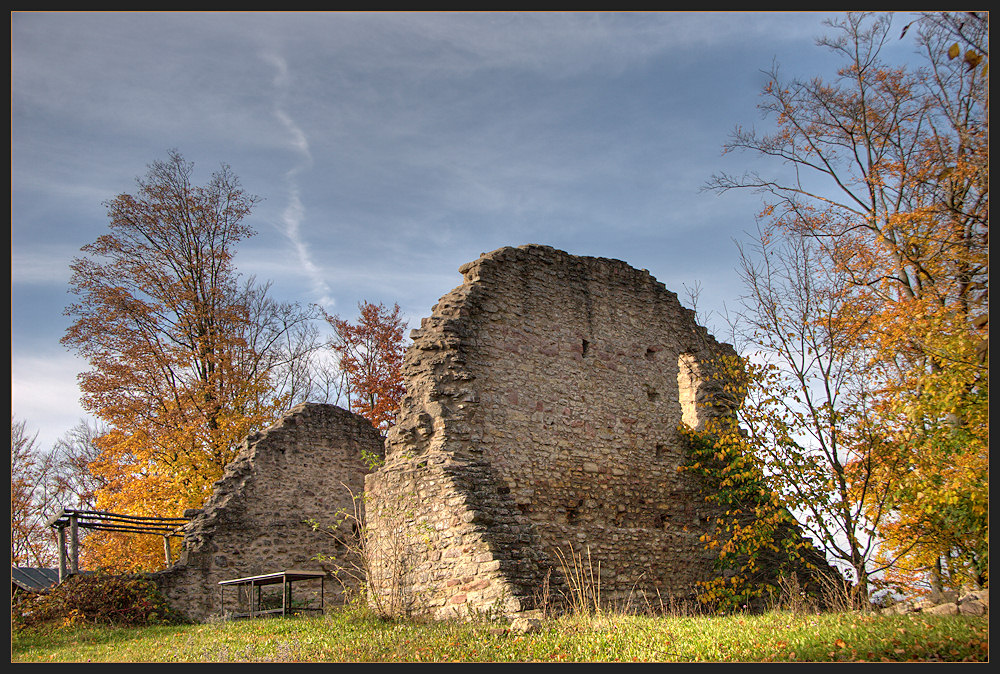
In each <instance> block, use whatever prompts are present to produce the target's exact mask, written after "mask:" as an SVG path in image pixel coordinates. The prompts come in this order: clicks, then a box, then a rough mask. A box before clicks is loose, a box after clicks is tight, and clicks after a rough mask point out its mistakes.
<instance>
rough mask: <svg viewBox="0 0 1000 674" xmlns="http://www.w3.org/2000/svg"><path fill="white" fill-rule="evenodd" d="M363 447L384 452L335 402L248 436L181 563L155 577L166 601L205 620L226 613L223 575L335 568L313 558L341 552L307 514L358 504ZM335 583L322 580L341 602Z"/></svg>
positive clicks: (190, 529) (328, 517) (187, 540)
mask: <svg viewBox="0 0 1000 674" xmlns="http://www.w3.org/2000/svg"><path fill="white" fill-rule="evenodd" d="M363 451H367V452H371V453H373V454H376V455H378V456H381V455H382V453H383V444H382V439H381V437H380V436H379V434H378V432H377V431H376V430H375V429H374V428H373V427H372V425H371V424H370V423H369V422H368V420H367V419H365V418H364V417H361V416H359V415H356V414H352V413H351V412H348V411H346V410H343V409H340V408H339V407H335V406H333V405H323V404H315V403H304V404H301V405H298V406H296V407H294V408H293V409H291V410H290V411H289V412H288V413H287V414H286V415H285V416H284V417H283V418H282V419H281V420H279V421H278V422H277V423H275V424H274V425H272V426H270V427H269V428H267V429H265V430H264V431H261V432H260V433H256V434H254V435H251V436H250V437H248V438H247V439H246V441H245V442H244V445H243V447H242V448H241V450H240V451H239V453H238V455H237V457H236V459H235V460H234V461H233V462H232V463H231V464H229V465H228V466H227V467H226V470H225V473H224V475H223V477H222V479H221V480H220V481H218V482H217V483H216V484H215V489H214V492H213V495H212V497H211V498H210V499H209V501H208V503H207V504H206V505H205V507H204V508H203V509H202V510H201V512H200V513H199V514H198V515H197V516H196V517H195V518H194V519H193V520H191V522H189V523H188V524H187V525H186V527H185V536H184V549H183V552H182V554H181V557H180V560H179V562H178V563H177V564H175V565H174V566H173V567H171V568H169V569H167V570H166V571H163V572H161V573H159V574H156V575H155V576H154V577H155V579H156V580H157V583H158V585H159V587H160V589H161V591H162V592H163V594H164V595H165V596H166V597H167V599H168V601H170V603H171V604H172V605H173V606H174V607H176V608H178V609H179V610H181V611H183V612H184V613H185V614H187V615H188V616H189V617H190V618H192V619H195V620H203V619H205V618H208V617H210V616H218V615H220V605H219V604H220V593H219V585H218V582H219V581H221V580H228V579H233V578H241V577H245V576H253V575H259V574H263V573H272V572H276V571H283V570H286V569H308V570H326V571H330V570H331V566H330V564H329V563H320V562H318V561H316V560H315V559H314V557H315V556H316V555H319V554H327V555H329V554H335V553H337V552H338V550H337V548H336V546H335V545H334V543H333V541H332V539H330V538H329V537H328V536H326V535H324V534H323V533H321V532H317V531H314V530H313V528H312V527H311V526H310V525H308V524H306V523H305V521H306V520H308V519H315V520H317V521H318V522H321V523H333V522H334V520H335V514H336V513H337V511H338V510H340V509H348V511H351V510H352V509H353V502H352V497H351V492H353V493H354V494H355V495H357V496H361V494H362V492H363V489H364V475H365V473H367V472H368V470H369V469H368V466H367V464H366V462H365V460H364V459H363V457H362V452H363ZM345 485H346V486H345ZM349 490H350V491H349ZM339 552H340V553H341V554H343V553H344V551H343V550H340V551H339ZM315 584H316V583H314V582H312V581H310V585H315ZM339 589H340V585H339V584H338V583H337V582H336V581H333V580H329V579H328V580H327V581H326V590H325V593H326V601H327V603H330V602H334V603H336V602H337V601H338V599H339V598H340V592H339ZM296 592H298V590H296ZM234 596H235V595H229V597H227V600H226V601H227V605H228V604H229V602H230V601H232V599H233V597H234Z"/></svg>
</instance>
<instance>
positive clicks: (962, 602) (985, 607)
mask: <svg viewBox="0 0 1000 674" xmlns="http://www.w3.org/2000/svg"><path fill="white" fill-rule="evenodd" d="M958 612H959V613H962V614H964V615H988V614H989V612H990V591H989V589H985V590H973V591H972V592H967V593H966V594H964V595H962V598H961V599H959V600H958Z"/></svg>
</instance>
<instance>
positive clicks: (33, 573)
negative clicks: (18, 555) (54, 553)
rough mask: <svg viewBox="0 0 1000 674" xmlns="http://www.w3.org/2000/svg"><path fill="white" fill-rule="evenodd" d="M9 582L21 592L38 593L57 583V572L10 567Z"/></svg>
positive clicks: (54, 570) (27, 567) (55, 570)
mask: <svg viewBox="0 0 1000 674" xmlns="http://www.w3.org/2000/svg"><path fill="white" fill-rule="evenodd" d="M10 582H11V583H13V584H14V585H17V586H18V587H19V588H21V589H22V590H28V591H29V592H39V591H41V590H47V589H49V588H50V587H53V586H54V585H56V584H57V583H58V582H59V570H58V569H35V568H32V567H29V566H12V567H10Z"/></svg>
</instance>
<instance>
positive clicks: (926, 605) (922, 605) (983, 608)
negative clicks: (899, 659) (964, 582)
mask: <svg viewBox="0 0 1000 674" xmlns="http://www.w3.org/2000/svg"><path fill="white" fill-rule="evenodd" d="M956 594H957V593H956V592H953V591H951V592H942V593H936V594H934V593H932V594H931V595H930V596H929V597H928V598H925V599H903V600H901V601H898V602H896V603H894V604H891V605H890V606H887V607H885V608H883V609H881V611H880V612H881V613H885V614H892V615H895V614H903V613H929V614H931V615H957V614H961V615H989V612H990V591H989V589H984V590H972V591H964V592H963V594H962V596H961V598H960V599H958V601H954V600H953V598H954V597H955V595H956Z"/></svg>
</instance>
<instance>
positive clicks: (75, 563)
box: [69, 514, 80, 573]
mask: <svg viewBox="0 0 1000 674" xmlns="http://www.w3.org/2000/svg"><path fill="white" fill-rule="evenodd" d="M79 534H80V532H79V527H78V526H77V521H76V515H75V514H73V515H70V516H69V570H70V573H79V572H80V537H79Z"/></svg>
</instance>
